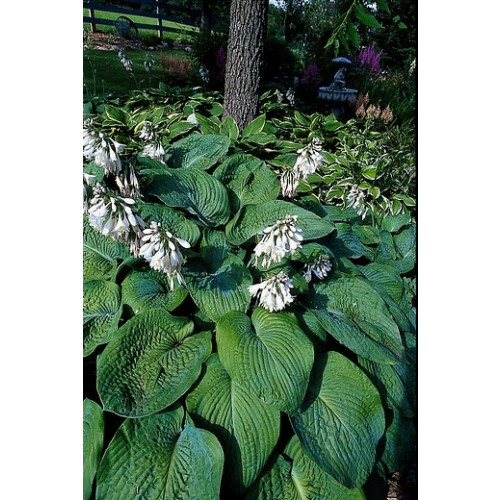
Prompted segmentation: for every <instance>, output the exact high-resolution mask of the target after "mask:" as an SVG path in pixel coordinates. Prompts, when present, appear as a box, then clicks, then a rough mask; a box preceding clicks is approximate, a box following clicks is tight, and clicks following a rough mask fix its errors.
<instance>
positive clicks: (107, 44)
mask: <svg viewBox="0 0 500 500" xmlns="http://www.w3.org/2000/svg"><path fill="white" fill-rule="evenodd" d="M83 46H84V48H89V49H99V50H114V51H116V50H120V49H142V50H161V49H167V48H169V49H177V50H186V49H187V47H188V46H187V45H185V44H171V43H167V42H163V43H161V44H159V45H155V46H150V45H146V44H145V43H143V41H142V40H141V39H140V38H136V39H128V38H123V37H122V36H120V35H118V34H115V33H101V32H97V33H91V32H85V33H84V36H83Z"/></svg>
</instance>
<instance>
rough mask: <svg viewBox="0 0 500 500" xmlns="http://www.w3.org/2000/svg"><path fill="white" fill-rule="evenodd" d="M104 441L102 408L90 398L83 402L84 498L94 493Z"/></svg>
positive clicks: (85, 499)
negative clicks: (93, 487) (93, 486)
mask: <svg viewBox="0 0 500 500" xmlns="http://www.w3.org/2000/svg"><path fill="white" fill-rule="evenodd" d="M103 442H104V415H103V412H102V408H101V407H100V406H99V405H98V404H97V403H95V402H94V401H92V400H90V399H85V400H84V402H83V500H88V499H89V498H90V496H91V495H92V484H93V483H94V476H95V473H96V471H97V467H98V465H99V461H100V459H101V451H102V445H103Z"/></svg>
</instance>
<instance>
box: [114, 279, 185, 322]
mask: <svg viewBox="0 0 500 500" xmlns="http://www.w3.org/2000/svg"><path fill="white" fill-rule="evenodd" d="M122 295H123V303H124V304H127V305H129V306H130V307H131V308H132V309H133V311H134V313H135V314H138V313H140V312H143V311H147V310H148V309H163V310H165V311H173V310H174V309H175V308H176V307H178V306H179V305H180V304H182V302H183V301H184V299H185V298H186V297H187V295H188V291H187V290H186V289H185V288H184V287H183V286H181V285H179V284H178V283H177V280H174V289H173V290H170V279H169V277H168V276H167V275H166V274H164V273H161V272H159V271H155V270H153V269H151V270H149V271H143V272H139V271H133V272H131V273H130V274H128V275H127V277H126V278H125V279H124V280H123V283H122Z"/></svg>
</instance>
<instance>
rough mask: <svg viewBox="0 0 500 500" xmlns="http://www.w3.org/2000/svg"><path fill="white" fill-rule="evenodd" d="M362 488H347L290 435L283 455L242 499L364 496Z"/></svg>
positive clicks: (348, 499)
mask: <svg viewBox="0 0 500 500" xmlns="http://www.w3.org/2000/svg"><path fill="white" fill-rule="evenodd" d="M365 498H366V497H365V495H364V493H363V490H362V489H361V488H356V489H349V488H346V487H345V486H342V485H341V484H340V483H338V482H337V481H335V479H333V477H332V476H330V475H329V474H327V473H326V472H325V471H323V470H322V469H321V467H319V465H317V464H316V463H315V462H314V461H313V460H311V459H310V458H308V457H307V455H306V454H304V452H303V450H302V447H301V446H300V441H299V439H298V438H297V436H293V437H292V439H291V440H290V442H289V443H288V445H287V447H286V448H285V452H284V454H283V455H280V456H279V457H278V459H277V460H276V462H275V463H274V465H273V466H272V468H271V469H270V470H269V472H267V473H266V474H265V475H264V476H263V477H262V478H260V479H259V480H258V481H257V482H256V483H255V484H254V485H253V486H252V488H251V489H250V490H249V492H248V494H247V495H245V500H333V499H335V500H365Z"/></svg>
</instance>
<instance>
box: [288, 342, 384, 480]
mask: <svg viewBox="0 0 500 500" xmlns="http://www.w3.org/2000/svg"><path fill="white" fill-rule="evenodd" d="M291 421H292V425H293V428H294V430H295V432H296V434H297V436H298V437H299V439H300V442H301V444H302V446H303V448H304V450H305V452H306V453H307V454H308V455H309V457H310V458H311V459H313V460H314V461H315V462H316V463H317V464H318V465H319V466H320V467H321V468H322V469H323V470H324V471H325V472H327V473H328V474H330V475H331V476H333V477H334V478H335V479H336V480H337V481H338V482H340V483H341V484H343V485H344V486H346V487H348V488H358V487H360V486H362V485H363V484H364V483H365V481H366V480H367V478H368V476H369V475H370V473H371V471H372V468H373V465H374V464H375V458H376V447H377V443H378V441H379V439H380V438H381V437H382V435H383V433H384V430H385V419H384V410H383V407H382V403H381V400H380V396H379V394H378V392H377V390H376V389H375V387H374V386H373V384H372V383H371V382H370V380H369V378H368V377H367V376H366V375H365V374H364V373H363V372H362V371H361V370H360V369H359V368H358V367H357V366H356V365H355V364H354V363H352V362H351V361H349V360H348V359H347V358H345V357H344V356H342V355H341V354H339V353H337V352H333V351H332V352H329V353H327V354H325V355H323V356H321V357H320V358H318V362H317V363H316V365H315V367H314V369H313V373H312V375H311V383H310V387H309V389H308V393H307V394H306V398H305V400H304V403H303V404H302V407H301V408H300V410H299V411H298V412H297V413H296V414H295V415H293V416H292V419H291Z"/></svg>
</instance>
